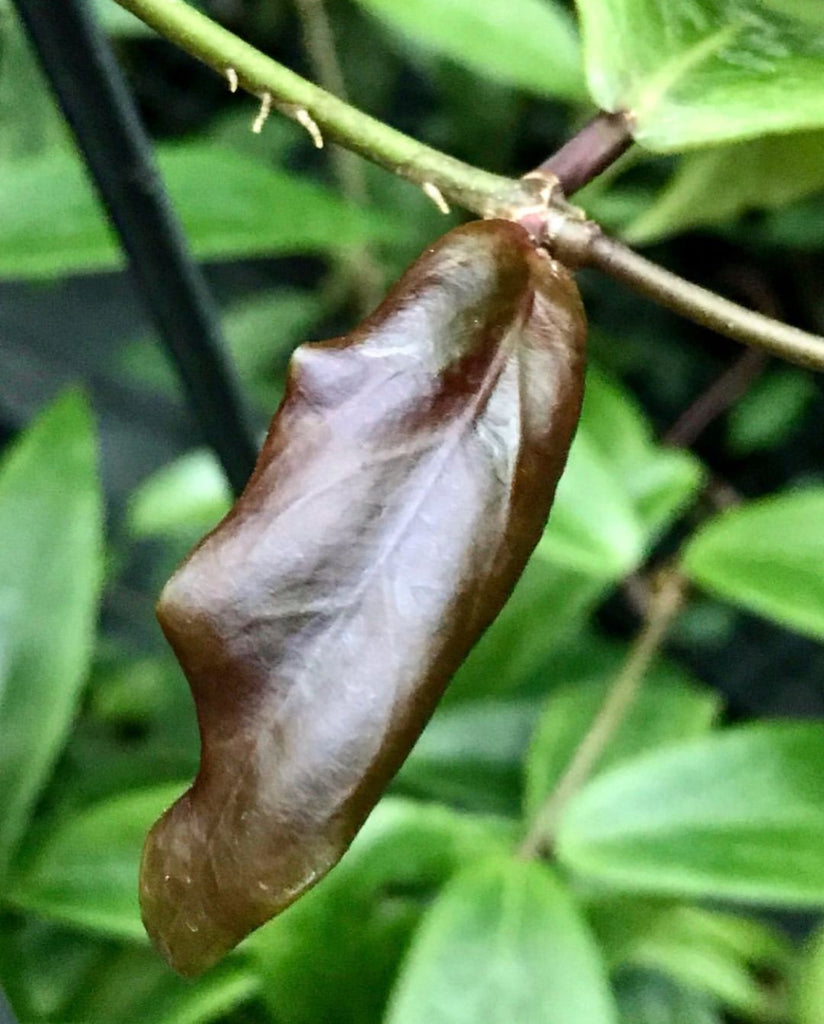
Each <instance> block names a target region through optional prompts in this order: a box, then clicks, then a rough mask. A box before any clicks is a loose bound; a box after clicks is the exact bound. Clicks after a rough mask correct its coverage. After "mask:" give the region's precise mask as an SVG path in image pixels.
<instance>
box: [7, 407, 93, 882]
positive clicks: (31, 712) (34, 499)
mask: <svg viewBox="0 0 824 1024" xmlns="http://www.w3.org/2000/svg"><path fill="white" fill-rule="evenodd" d="M96 460H97V456H96V442H95V433H94V426H93V423H92V418H91V414H90V412H89V409H88V406H87V404H86V402H85V400H84V399H83V398H82V397H81V396H80V395H79V394H77V393H76V392H70V393H68V394H66V395H64V396H63V397H62V398H60V399H58V400H57V401H56V402H54V403H53V404H52V405H51V406H49V407H48V408H47V409H46V411H45V412H43V413H41V415H40V416H39V417H38V418H37V419H36V420H35V421H34V423H33V424H32V425H31V426H30V427H29V428H28V430H27V431H26V432H25V433H24V434H23V436H22V437H21V438H20V439H19V440H18V441H17V442H16V443H15V444H14V445H13V446H12V447H11V448H10V449H9V451H8V453H7V454H6V455H5V458H4V460H3V462H2V464H0V736H2V742H0V793H2V814H0V875H2V874H3V872H4V871H5V868H6V867H7V866H8V862H9V860H10V858H11V857H12V855H13V852H14V849H15V846H16V845H17V843H18V841H19V839H20V837H21V835H22V834H23V832H24V830H25V827H26V823H27V821H28V818H29V815H30V814H31V812H32V809H33V806H34V803H35V800H36V799H37V797H38V795H39V793H40V790H41V788H42V786H43V784H44V783H45V781H46V780H47V778H48V776H49V773H50V771H51V769H52V766H53V765H54V762H55V759H56V757H57V755H58V754H59V753H60V750H61V748H62V746H63V743H64V742H65V739H66V736H67V733H68V730H69V726H70V724H71V721H72V718H73V717H74V714H75V711H76V708H77V703H78V698H79V695H80V689H81V686H82V685H83V682H84V680H85V677H86V673H87V670H88V667H89V660H90V657H91V651H92V640H93V635H94V627H95V621H96V618H97V601H98V595H99V591H100V584H101V579H102V568H103V552H102V546H103V537H102V532H103V522H102V503H101V495H100V486H99V483H98V479H97V466H96Z"/></svg>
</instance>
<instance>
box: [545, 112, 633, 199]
mask: <svg viewBox="0 0 824 1024" xmlns="http://www.w3.org/2000/svg"><path fill="white" fill-rule="evenodd" d="M629 123H630V122H629V115H628V114H627V113H626V112H624V111H619V112H618V113H616V114H608V113H606V112H605V111H603V110H602V111H601V112H600V113H598V114H596V115H595V117H593V119H592V120H591V121H589V122H588V123H587V124H585V125H584V127H583V128H582V129H581V130H580V131H579V132H578V134H577V135H574V136H573V137H572V138H571V139H570V140H569V142H567V143H566V144H565V145H563V146H562V147H561V148H560V149H559V150H558V152H557V153H553V155H552V156H551V157H549V159H547V160H544V162H543V163H542V164H540V165H539V166H538V167H536V168H535V170H534V171H532V172H531V175H529V176H532V175H535V176H536V177H551V176H553V175H554V176H555V177H556V178H557V179H558V181H559V182H560V183H561V188H562V189H563V190H564V195H567V196H571V195H572V194H573V193H575V192H577V191H578V190H579V189H581V188H583V187H584V185H587V184H588V183H589V182H590V181H592V179H593V178H597V177H598V175H599V174H601V173H602V172H603V171H605V170H606V169H607V167H609V166H610V165H611V164H614V163H615V161H616V160H617V159H618V157H620V156H621V155H622V154H623V153H625V152H626V151H627V150H628V149H629V147H630V146H631V145H632V135H631V134H630V130H629Z"/></svg>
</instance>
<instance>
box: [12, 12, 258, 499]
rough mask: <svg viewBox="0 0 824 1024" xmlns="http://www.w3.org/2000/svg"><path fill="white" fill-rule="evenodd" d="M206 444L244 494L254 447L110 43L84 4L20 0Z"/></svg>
mask: <svg viewBox="0 0 824 1024" xmlns="http://www.w3.org/2000/svg"><path fill="white" fill-rule="evenodd" d="M15 4H16V6H17V10H18V11H19V13H20V17H21V19H22V20H23V23H24V24H25V26H26V29H27V30H28V33H29V36H30V37H31V40H32V42H33V43H34V46H35V48H36V50H37V52H38V55H39V58H40V61H41V63H42V65H43V69H44V70H45V72H46V74H47V76H48V78H49V80H50V82H51V85H52V88H53V89H54V91H55V94H56V95H57V99H58V101H59V103H60V106H61V108H62V110H63V113H64V115H65V117H66V120H67V121H68V122H69V124H70V125H71V127H72V129H73V131H74V135H75V138H76V140H77V143H78V146H79V147H80V149H81V151H82V152H83V155H84V156H85V159H86V163H87V164H88V167H89V170H90V171H91V174H92V177H93V178H94V181H95V183H96V185H97V189H98V192H99V193H100V196H101V198H102V200H103V203H104V204H105V206H106V209H107V210H108V213H109V216H110V218H111V220H112V222H113V223H114V226H115V228H116V230H117V232H118V234H119V236H120V241H121V243H122V245H123V248H124V249H125V250H126V253H127V254H128V257H129V261H130V264H131V267H132V270H133V271H134V273H135V275H136V277H137V280H138V284H139V287H140V291H141V293H142V295H143V298H144V300H145V302H146V305H147V306H148V307H149V311H150V313H151V315H152V318H153V319H154V322H155V325H156V326H157V329H158V331H159V332H160V336H161V338H162V340H163V344H164V345H165V347H166V349H167V351H168V353H169V356H170V357H171V359H172V360H173V362H174V365H175V367H176V369H177V373H178V375H179V377H180V381H181V384H182V386H183V389H184V392H185V394H186V397H187V399H188V402H189V405H190V407H191V409H192V412H193V413H194V416H195V418H196V419H197V422H198V424H199V426H200V429H201V431H202V433H203V436H204V438H205V440H206V441H207V442H208V443H209V444H210V445H211V446H212V448H213V449H214V451H215V453H216V454H217V456H218V458H219V459H220V461H221V463H222V465H223V468H224V470H225V472H226V475H227V477H228V479H229V482H230V484H231V486H232V488H233V490H234V491H235V493H236V494H237V493H239V492H240V491H241V490H242V489H243V486H244V484H245V483H246V481H247V479H248V478H249V475H250V473H251V471H252V467H253V466H254V462H255V456H256V446H255V444H254V437H253V435H252V433H251V431H250V429H249V427H248V424H247V421H246V417H245V414H244V410H243V403H242V399H241V396H240V392H239V389H238V387H237V385H236V383H235V381H234V377H233V374H232V372H231V370H230V368H229V365H228V362H227V360H226V357H225V355H224V351H225V349H224V343H223V338H222V334H221V330H220V325H219V319H218V313H217V310H216V308H215V306H214V303H213V301H212V299H211V296H210V294H209V291H208V288H207V286H206V283H205V281H204V279H203V276H202V274H201V272H200V269H199V267H198V266H197V264H196V263H195V262H194V260H193V259H192V257H191V255H190V254H189V251H188V246H187V244H186V241H185V239H184V237H183V233H182V231H181V229H180V226H179V224H178V222H177V218H176V217H175V215H174V211H173V210H172V207H171V204H170V202H169V199H168V196H167V194H166V191H165V189H164V187H163V182H162V181H161V179H160V175H159V173H158V170H157V167H156V164H155V161H154V157H153V154H152V149H151V143H150V141H149V139H148V137H147V135H146V132H145V130H144V128H143V126H142V124H141V122H140V118H139V116H138V113H137V110H136V108H135V104H134V101H133V100H132V97H131V95H130V93H129V90H128V88H127V86H126V83H125V81H124V79H123V76H122V74H121V73H120V69H119V68H118V66H117V62H116V61H115V59H114V55H113V53H112V50H111V47H110V46H109V43H108V40H107V39H106V37H105V35H104V34H103V32H102V31H101V29H100V26H99V25H98V24H97V22H96V21H95V19H94V17H93V15H92V14H91V12H90V11H89V9H88V7H87V5H86V3H85V2H84V0H59V2H57V3H55V0H15Z"/></svg>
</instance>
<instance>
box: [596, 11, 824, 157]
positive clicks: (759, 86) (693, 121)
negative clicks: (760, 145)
mask: <svg viewBox="0 0 824 1024" xmlns="http://www.w3.org/2000/svg"><path fill="white" fill-rule="evenodd" d="M791 4H792V6H791ZM578 10H579V13H580V16H581V27H582V31H583V37H584V55H585V63H586V68H587V78H588V81H589V88H590V92H591V93H592V96H593V98H594V99H595V102H596V103H597V104H598V105H599V106H600V107H602V108H604V109H606V110H619V109H625V110H630V111H632V113H633V132H634V135H635V138H636V139H637V140H638V141H639V142H641V143H642V144H643V145H645V146H647V147H649V148H650V149H654V150H659V151H676V150H681V149H686V148H689V147H691V146H696V145H703V144H707V143H711V142H728V141H733V140H735V139H746V138H755V137H757V136H759V135H764V134H767V133H769V132H789V131H794V130H797V129H804V128H819V127H822V126H824V34H822V33H821V32H820V31H811V30H810V22H809V19H808V18H806V17H804V11H803V10H802V9H801V8H800V7H799V6H798V5H796V4H794V3H793V0H784V4H783V6H782V7H780V8H779V7H778V5H777V4H776V2H775V0H683V2H679V3H672V2H671V0H578Z"/></svg>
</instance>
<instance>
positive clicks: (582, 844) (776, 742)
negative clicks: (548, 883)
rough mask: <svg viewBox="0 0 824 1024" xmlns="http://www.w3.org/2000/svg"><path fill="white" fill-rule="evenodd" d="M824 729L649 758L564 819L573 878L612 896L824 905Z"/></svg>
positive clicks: (561, 841)
mask: <svg viewBox="0 0 824 1024" xmlns="http://www.w3.org/2000/svg"><path fill="white" fill-rule="evenodd" d="M822 758H824V728H822V727H821V726H820V725H808V724H796V723H775V724H766V725H757V726H751V727H747V728H742V729H736V730H731V731H729V732H728V733H726V734H722V735H716V736H711V737H708V738H706V739H701V740H696V741H693V742H690V743H684V744H682V745H679V746H678V747H674V748H669V749H664V750H661V751H657V752H654V753H651V754H646V755H644V756H643V757H640V758H638V759H637V760H634V761H631V762H630V763H628V764H625V765H623V766H621V767H618V768H615V769H613V770H612V771H610V772H607V773H606V774H604V775H602V776H600V777H599V778H597V779H595V780H594V781H592V782H590V783H589V784H588V785H587V786H586V787H585V788H584V789H583V790H582V791H581V792H580V793H578V794H577V795H576V796H574V797H573V798H572V799H571V800H570V802H569V804H568V805H567V808H566V810H565V813H564V814H563V815H562V818H561V822H560V828H559V834H558V845H557V849H558V853H559V856H560V858H561V860H562V861H563V863H564V864H566V865H567V866H568V867H569V868H571V869H572V870H574V871H576V872H578V873H579V874H581V875H583V876H584V877H586V878H588V879H591V880H592V881H597V882H599V883H601V884H603V885H609V886H611V887H613V888H615V889H619V890H627V891H629V890H632V891H638V892H648V893H657V894H662V895H663V894H668V895H674V896H700V897H703V898H717V899H741V900H749V901H755V902H760V903H773V904H786V905H793V906H805V905H806V906H817V905H822V904H824V777H822V775H821V773H820V772H818V771H815V770H811V765H817V764H819V763H820V762H821V760H822Z"/></svg>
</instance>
